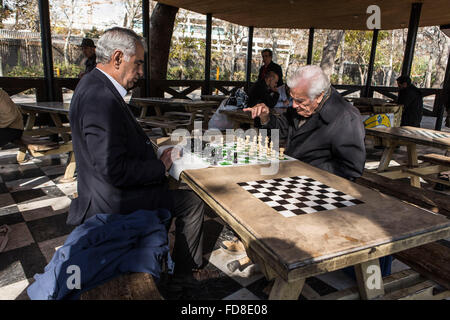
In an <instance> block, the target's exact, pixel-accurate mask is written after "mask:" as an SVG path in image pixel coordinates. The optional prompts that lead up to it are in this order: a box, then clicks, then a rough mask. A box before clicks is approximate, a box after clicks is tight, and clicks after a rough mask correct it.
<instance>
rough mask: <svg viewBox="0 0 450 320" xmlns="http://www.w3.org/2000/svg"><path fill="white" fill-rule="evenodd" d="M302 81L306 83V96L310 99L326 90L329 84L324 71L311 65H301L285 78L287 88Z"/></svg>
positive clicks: (293, 86)
mask: <svg viewBox="0 0 450 320" xmlns="http://www.w3.org/2000/svg"><path fill="white" fill-rule="evenodd" d="M304 81H306V83H307V84H308V97H309V99H311V100H313V99H315V98H317V97H318V96H319V95H320V94H321V93H322V92H326V91H328V89H329V88H330V86H331V84H330V80H329V79H328V77H327V75H326V74H325V72H323V70H322V69H321V68H320V67H318V66H313V65H307V66H302V67H300V68H298V69H297V70H295V71H294V73H293V74H292V75H291V76H290V77H289V78H288V79H287V85H288V87H289V88H295V87H297V86H298V85H299V84H300V83H301V82H304Z"/></svg>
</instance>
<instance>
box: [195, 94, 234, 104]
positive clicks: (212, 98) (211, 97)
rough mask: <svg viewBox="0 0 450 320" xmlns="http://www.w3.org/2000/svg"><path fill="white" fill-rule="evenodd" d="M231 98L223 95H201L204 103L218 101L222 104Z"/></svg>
mask: <svg viewBox="0 0 450 320" xmlns="http://www.w3.org/2000/svg"><path fill="white" fill-rule="evenodd" d="M229 97H230V96H226V95H223V94H203V95H201V99H202V100H203V101H218V102H222V101H223V100H225V99H228V98H229Z"/></svg>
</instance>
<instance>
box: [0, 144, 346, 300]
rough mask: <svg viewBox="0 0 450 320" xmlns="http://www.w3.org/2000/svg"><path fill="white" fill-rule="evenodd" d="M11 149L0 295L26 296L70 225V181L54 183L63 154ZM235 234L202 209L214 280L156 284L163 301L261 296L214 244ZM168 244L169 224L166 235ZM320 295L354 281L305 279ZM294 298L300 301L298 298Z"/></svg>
mask: <svg viewBox="0 0 450 320" xmlns="http://www.w3.org/2000/svg"><path fill="white" fill-rule="evenodd" d="M16 152H17V149H7V150H0V226H1V225H4V224H6V225H8V226H9V227H10V228H11V232H10V234H9V241H8V244H7V246H6V248H5V249H4V251H3V252H2V253H0V299H7V300H14V299H28V296H27V294H26V288H27V287H28V286H29V284H30V283H32V281H33V276H34V275H35V274H36V273H42V272H43V270H44V267H45V266H46V265H47V263H48V262H49V261H50V260H51V258H52V257H53V254H54V253H55V251H56V249H57V248H58V247H60V246H61V245H63V243H64V241H65V239H66V237H67V235H68V234H69V233H70V232H71V231H72V230H73V228H74V227H71V226H68V225H66V218H67V212H68V208H69V206H70V202H71V200H72V199H73V193H74V192H75V191H76V181H75V182H72V183H60V182H59V178H61V176H63V174H64V166H65V163H66V161H67V156H48V157H43V158H39V159H30V160H29V161H27V162H26V163H23V164H17V162H16V160H15V156H16ZM234 236H235V235H234V234H233V232H232V231H231V230H230V229H229V228H228V227H227V226H226V225H225V223H224V222H223V221H222V220H221V219H220V218H218V217H217V216H216V215H215V213H213V212H212V211H211V210H208V211H207V212H206V214H205V221H204V258H205V260H206V261H208V264H207V265H206V268H207V269H210V270H216V271H218V273H219V275H220V276H219V278H216V279H210V280H206V281H203V282H202V283H201V286H200V288H196V289H195V290H194V289H192V290H184V291H182V292H171V291H169V290H167V289H166V288H164V287H161V288H160V291H161V293H162V295H163V296H164V297H165V298H166V299H194V300H195V299H236V300H246V299H267V297H268V290H267V289H268V287H269V284H270V283H269V282H268V281H267V280H266V279H265V278H264V277H263V275H262V274H261V272H260V271H259V268H258V266H257V265H249V266H248V267H247V268H245V269H244V270H237V271H235V272H231V271H230V270H229V269H228V268H227V265H228V263H230V262H231V261H233V260H236V259H238V258H239V257H240V256H234V255H229V254H227V253H226V252H224V251H223V250H222V249H221V248H220V247H219V244H220V243H221V242H222V241H224V240H230V239H231V238H232V237H234ZM169 239H170V241H171V245H173V239H174V234H173V228H172V229H171V232H170V234H169ZM306 283H307V284H308V285H309V286H310V287H311V288H313V289H314V290H315V291H317V292H318V293H319V294H320V295H324V294H328V293H330V292H333V291H336V290H337V289H338V288H339V289H341V288H342V287H350V286H353V285H354V281H353V280H352V279H349V278H348V277H347V276H346V275H345V274H343V273H339V272H338V273H335V276H327V277H324V278H321V277H314V278H310V279H308V280H307V282H306ZM300 299H305V297H303V296H301V297H300Z"/></svg>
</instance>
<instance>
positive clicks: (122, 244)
mask: <svg viewBox="0 0 450 320" xmlns="http://www.w3.org/2000/svg"><path fill="white" fill-rule="evenodd" d="M169 222H170V213H169V211H167V210H158V211H143V210H141V211H136V212H134V213H132V214H129V215H118V214H97V215H96V216H94V217H91V218H90V219H88V220H86V222H85V223H83V224H82V225H80V226H78V227H77V228H75V229H74V230H73V231H72V232H71V233H70V235H69V236H68V237H67V239H66V241H65V243H64V245H63V246H62V247H61V248H59V249H58V250H57V251H56V252H55V254H54V255H53V258H52V260H51V261H50V262H49V264H48V265H47V266H46V267H45V270H44V273H42V274H36V275H35V276H34V278H35V279H36V281H35V282H34V283H33V284H31V285H30V286H29V287H28V289H27V293H28V296H29V297H30V298H31V299H32V300H60V299H78V298H79V297H80V294H81V293H83V292H85V291H88V290H90V289H92V288H94V287H96V286H98V285H100V284H102V283H104V282H106V281H108V280H110V279H112V278H114V277H115V276H118V275H120V274H123V273H127V272H145V273H150V274H151V275H153V277H154V278H155V280H156V281H158V280H159V277H160V274H161V269H162V264H163V261H167V263H168V267H169V269H172V268H173V265H172V260H171V259H170V256H169V245H168V238H167V225H168V224H169ZM70 266H76V267H78V268H79V272H77V271H76V270H71V269H69V267H70ZM77 275H79V276H80V278H79V284H80V287H79V289H77V288H76V287H75V288H74V287H72V288H69V287H68V285H67V283H70V284H72V285H74V284H76V282H75V281H74V277H75V276H77Z"/></svg>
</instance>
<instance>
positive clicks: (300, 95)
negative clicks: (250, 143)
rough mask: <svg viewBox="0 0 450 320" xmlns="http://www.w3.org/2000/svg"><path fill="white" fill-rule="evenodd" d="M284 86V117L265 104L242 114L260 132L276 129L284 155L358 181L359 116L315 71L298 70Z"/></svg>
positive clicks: (361, 135)
mask: <svg viewBox="0 0 450 320" xmlns="http://www.w3.org/2000/svg"><path fill="white" fill-rule="evenodd" d="M287 84H288V86H289V89H290V95H291V97H292V99H293V108H289V109H288V111H287V112H285V113H284V114H283V115H282V116H280V117H275V116H273V115H270V112H269V108H268V107H267V106H266V105H265V104H263V103H260V104H257V105H256V106H254V107H253V108H248V109H244V111H251V113H252V117H253V118H255V117H258V116H259V117H260V118H261V123H262V124H263V128H270V129H279V130H280V138H281V139H287V145H286V154H287V155H289V156H291V157H293V158H296V159H298V160H301V161H304V162H306V163H309V164H311V165H313V166H315V167H318V168H321V169H323V170H326V171H328V172H331V173H333V174H336V175H339V176H342V177H345V178H347V179H350V180H353V179H354V178H357V177H359V176H361V174H362V172H363V169H364V163H365V159H366V151H365V146H364V136H365V131H364V126H363V123H362V121H361V118H360V114H359V111H358V110H357V109H356V108H355V107H353V106H352V105H351V104H350V103H348V102H347V101H346V100H345V99H344V98H342V96H341V95H340V94H339V93H338V92H337V91H336V90H335V89H334V88H333V87H332V86H331V85H330V81H329V80H328V77H327V76H326V75H325V74H324V73H323V71H322V69H320V68H319V67H317V66H304V67H300V68H299V69H297V70H296V71H295V72H294V74H293V75H292V76H291V77H290V78H289V79H288V81H287Z"/></svg>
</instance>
